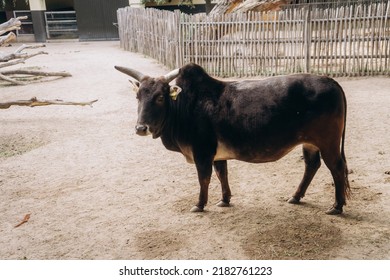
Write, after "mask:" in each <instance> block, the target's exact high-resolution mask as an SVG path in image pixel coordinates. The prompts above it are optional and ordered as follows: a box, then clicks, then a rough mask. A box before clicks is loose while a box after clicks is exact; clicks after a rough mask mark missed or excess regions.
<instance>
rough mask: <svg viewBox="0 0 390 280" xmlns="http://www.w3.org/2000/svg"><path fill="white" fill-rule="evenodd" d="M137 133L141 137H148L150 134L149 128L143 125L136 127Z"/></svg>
mask: <svg viewBox="0 0 390 280" xmlns="http://www.w3.org/2000/svg"><path fill="white" fill-rule="evenodd" d="M135 132H136V133H137V134H138V135H140V136H146V135H148V134H149V133H150V132H149V127H148V126H147V125H143V124H137V125H136V126H135Z"/></svg>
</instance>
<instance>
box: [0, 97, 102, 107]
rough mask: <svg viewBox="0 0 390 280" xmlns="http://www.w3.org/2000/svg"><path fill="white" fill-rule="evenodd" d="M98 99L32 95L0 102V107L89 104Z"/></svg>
mask: <svg viewBox="0 0 390 280" xmlns="http://www.w3.org/2000/svg"><path fill="white" fill-rule="evenodd" d="M97 101H98V100H97V99H96V100H92V101H88V102H72V101H63V100H60V99H55V100H39V99H37V98H36V97H33V98H31V99H29V100H16V101H9V102H3V103H0V109H8V108H9V107H11V106H28V107H37V106H47V105H75V106H87V105H88V106H91V107H92V104H93V103H95V102H97Z"/></svg>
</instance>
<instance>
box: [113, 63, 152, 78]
mask: <svg viewBox="0 0 390 280" xmlns="http://www.w3.org/2000/svg"><path fill="white" fill-rule="evenodd" d="M115 69H116V70H118V71H120V72H122V73H125V74H126V75H129V76H130V77H133V78H134V79H136V80H137V81H141V80H142V79H143V78H144V77H145V75H144V74H142V73H141V72H139V71H137V70H134V69H131V68H127V67H122V66H115Z"/></svg>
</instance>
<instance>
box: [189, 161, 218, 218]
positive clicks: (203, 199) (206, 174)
mask: <svg viewBox="0 0 390 280" xmlns="http://www.w3.org/2000/svg"><path fill="white" fill-rule="evenodd" d="M195 165H196V170H197V171H198V180H199V185H200V192H199V200H198V203H197V204H196V205H195V206H194V207H192V209H191V212H203V209H204V207H205V206H206V204H207V200H208V193H209V184H210V178H211V173H212V165H213V161H212V159H211V157H206V158H205V157H195Z"/></svg>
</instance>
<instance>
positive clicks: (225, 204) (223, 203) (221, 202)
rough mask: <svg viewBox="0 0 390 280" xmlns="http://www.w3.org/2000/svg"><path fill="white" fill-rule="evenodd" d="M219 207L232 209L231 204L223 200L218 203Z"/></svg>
mask: <svg viewBox="0 0 390 280" xmlns="http://www.w3.org/2000/svg"><path fill="white" fill-rule="evenodd" d="M217 206H218V207H230V203H229V202H225V201H223V200H221V201H220V202H218V203H217Z"/></svg>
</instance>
